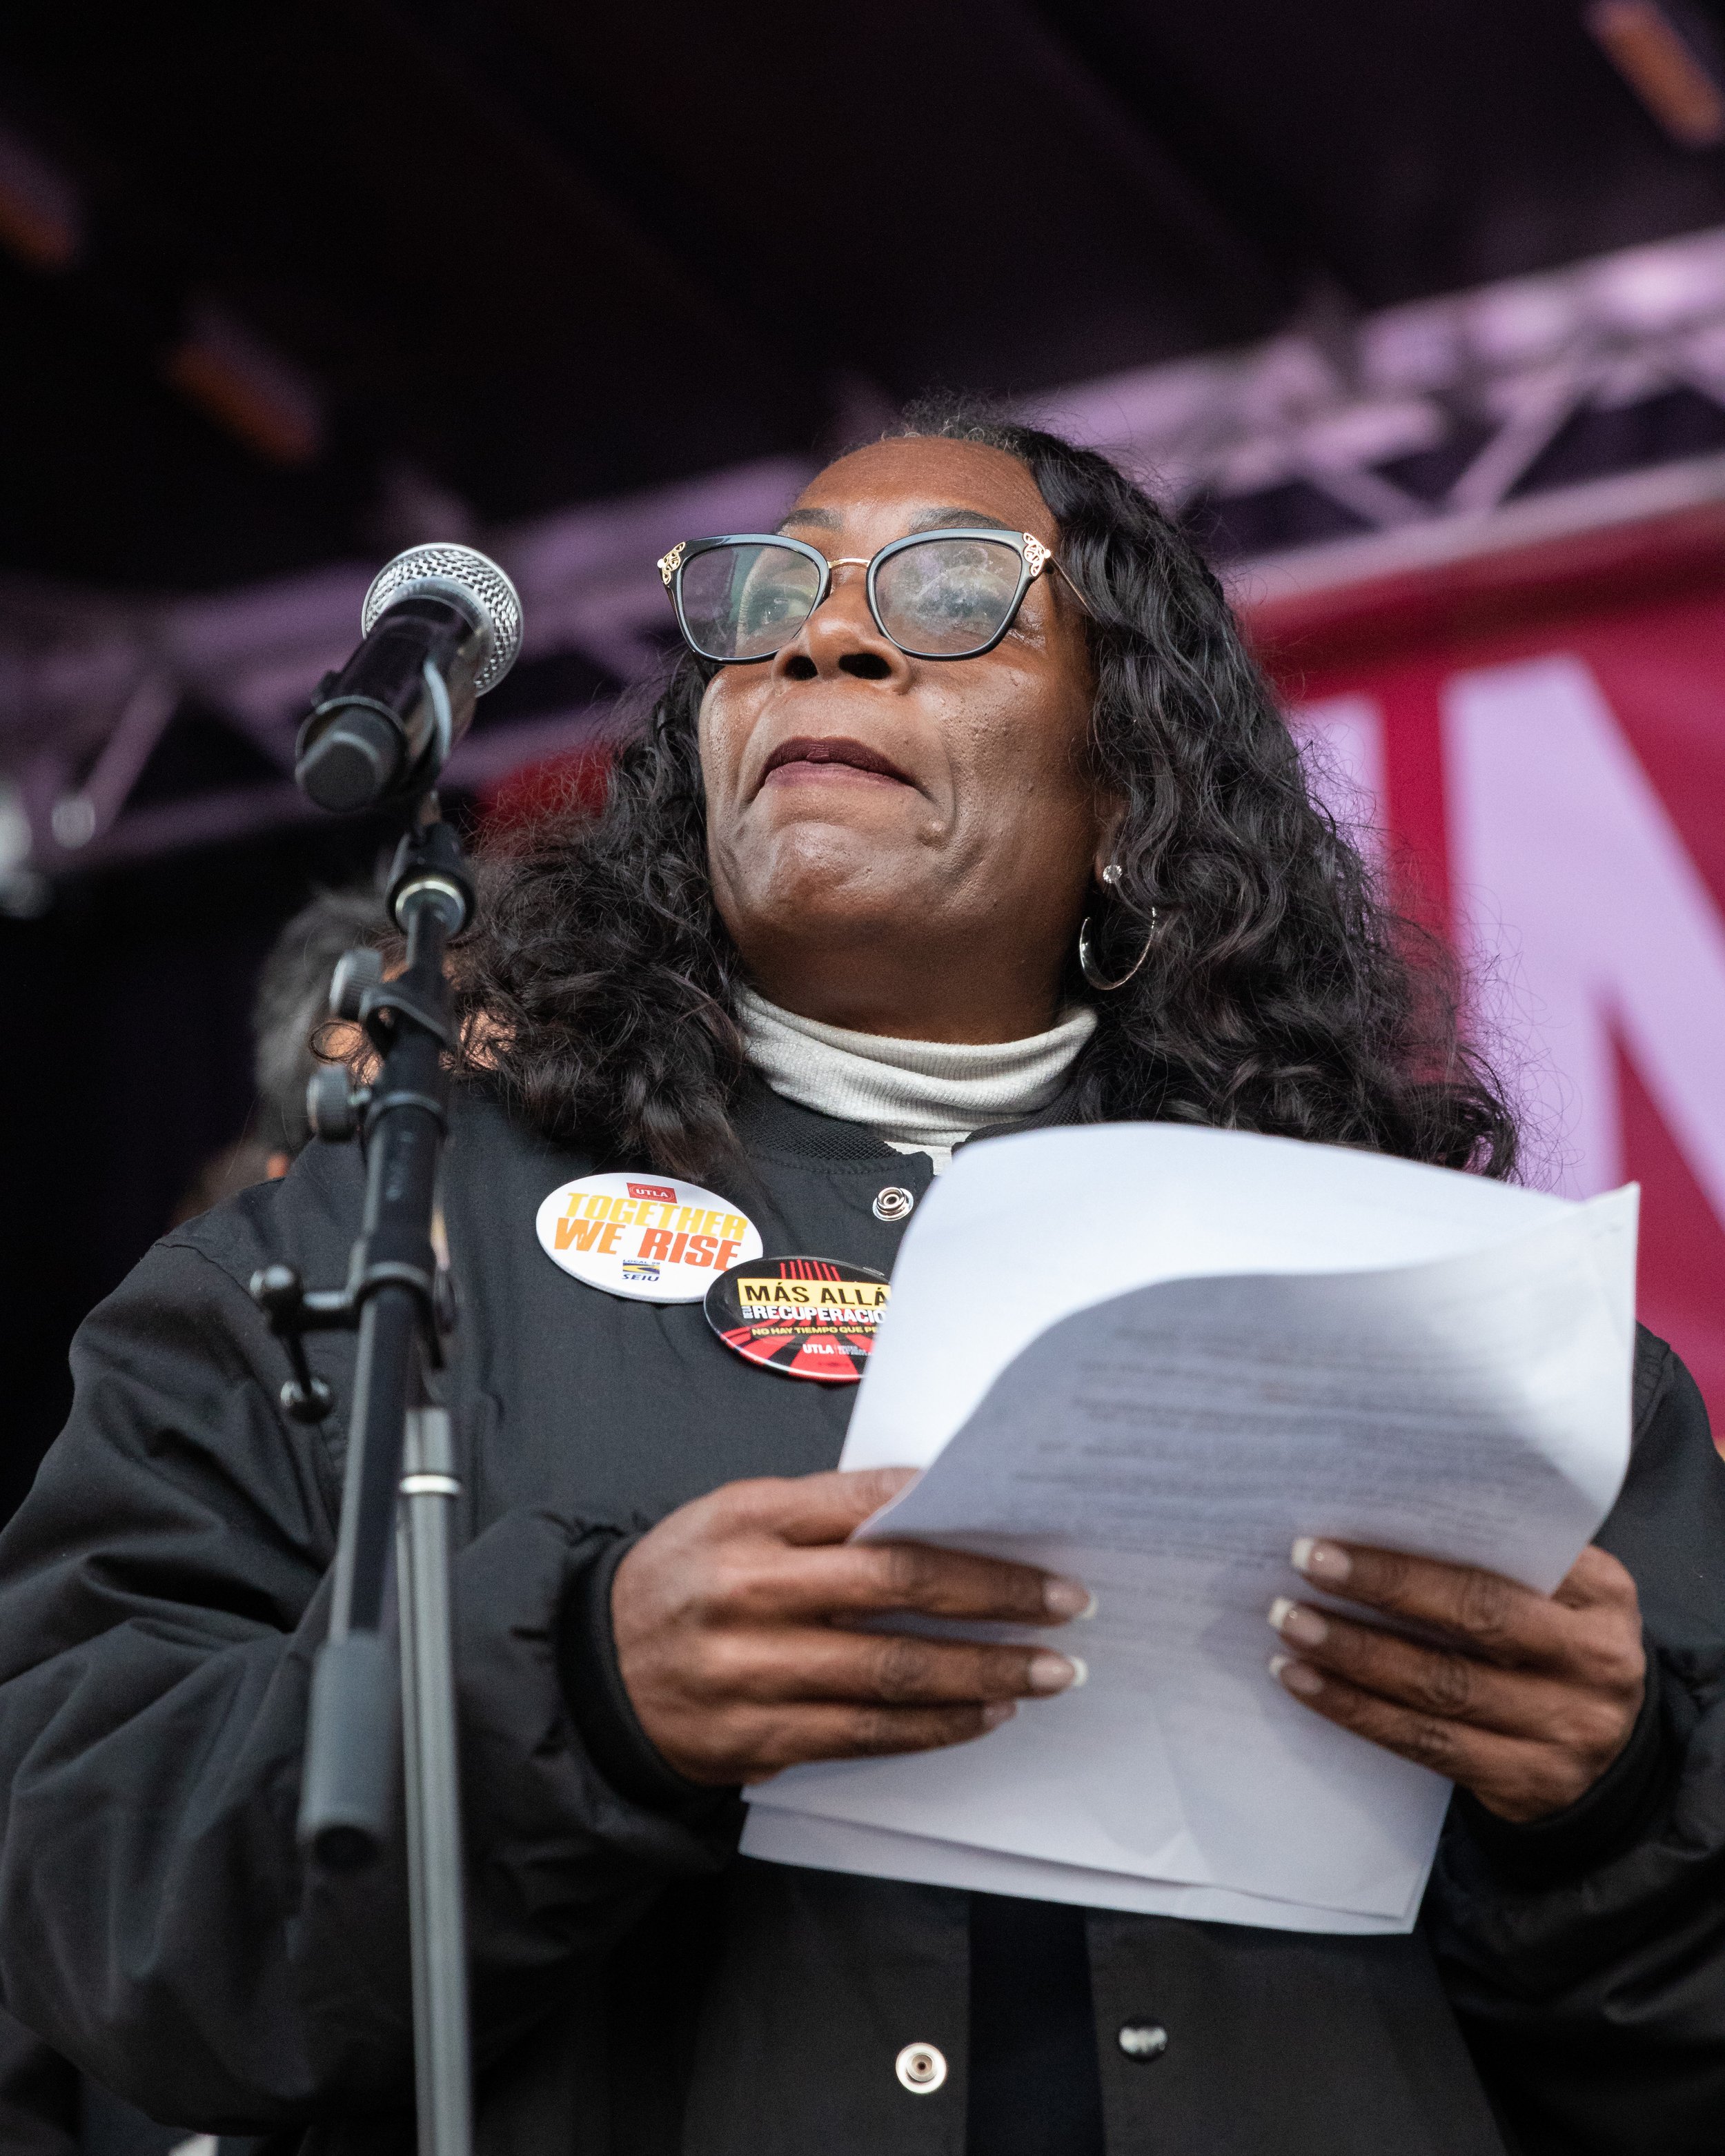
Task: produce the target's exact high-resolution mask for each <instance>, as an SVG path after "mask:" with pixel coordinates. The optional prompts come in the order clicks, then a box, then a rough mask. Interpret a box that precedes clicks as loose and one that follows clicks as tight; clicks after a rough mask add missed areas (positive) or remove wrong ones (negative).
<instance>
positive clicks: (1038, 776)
mask: <svg viewBox="0 0 1725 2156" xmlns="http://www.w3.org/2000/svg"><path fill="white" fill-rule="evenodd" d="M966 524H968V525H977V524H999V525H1000V526H1004V528H1005V529H1007V530H1009V531H1014V532H1019V531H1029V532H1031V533H1034V536H1036V537H1038V538H1040V539H1041V540H1042V541H1043V542H1044V543H1045V544H1046V545H1050V546H1053V545H1054V544H1055V542H1056V540H1057V537H1058V534H1057V533H1056V531H1055V524H1054V519H1053V517H1052V516H1050V513H1049V510H1048V506H1047V504H1046V503H1045V501H1044V500H1043V499H1042V497H1041V495H1040V493H1039V492H1038V491H1037V489H1036V486H1035V485H1034V481H1033V480H1032V479H1031V477H1030V475H1029V471H1028V470H1026V469H1025V468H1024V465H1021V464H1019V461H1018V460H1017V459H1016V458H1014V457H1011V456H1009V455H1007V454H1004V452H1003V451H1001V450H999V449H987V448H984V447H983V446H981V445H980V444H976V443H970V442H950V441H941V440H906V441H892V442H882V443H880V444H875V445H874V446H872V447H870V448H868V449H860V450H858V451H856V452H855V454H853V455H850V456H848V457H843V458H841V459H839V462H838V463H837V464H834V465H829V466H828V468H827V470H825V471H824V472H822V473H821V474H820V475H819V478H817V479H816V480H814V482H813V483H812V484H811V485H809V487H807V488H806V489H805V490H804V491H803V495H802V496H801V498H800V499H799V500H798V504H797V506H796V507H795V508H794V509H793V510H792V511H791V512H790V514H789V515H788V516H787V517H786V519H785V521H784V524H783V527H782V528H783V530H784V531H787V532H788V533H790V534H791V535H792V536H794V537H796V538H798V539H803V540H806V541H807V542H809V544H811V545H812V546H814V547H818V548H819V550H820V552H822V553H824V555H825V556H826V557H827V558H828V559H829V561H834V560H837V559H839V557H842V556H856V557H863V558H865V559H866V558H868V557H871V556H873V555H874V554H875V553H876V552H878V551H879V550H880V548H881V547H884V546H886V544H887V543H888V542H890V541H891V540H894V539H898V538H902V537H903V536H905V534H906V532H910V531H916V530H918V529H927V528H932V527H934V526H942V525H966ZM864 583H865V571H864V570H862V569H860V568H842V569H839V570H838V571H836V572H834V578H833V588H832V592H831V594H830V596H829V598H828V599H827V600H826V602H825V603H824V605H822V606H820V607H819V608H816V610H815V612H814V614H813V615H812V616H811V617H810V618H809V621H808V622H807V623H806V624H804V626H803V629H802V631H801V632H800V634H798V636H797V638H796V639H795V640H794V641H793V642H792V643H791V644H788V645H787V646H786V647H785V649H783V651H781V652H780V653H779V654H778V656H777V657H776V658H775V659H773V660H770V661H765V662H762V663H761V664H759V665H742V666H737V665H732V666H724V667H721V669H720V670H719V671H718V673H717V674H716V675H715V677H714V679H713V680H712V682H711V685H709V687H708V689H707V691H706V697H705V699H704V701H703V703H702V706H701V767H702V771H703V773H704V776H705V779H706V800H707V824H708V847H709V856H710V861H711V871H712V879H713V888H714V892H715V895H716V899H717V901H718V906H719V911H720V913H721V916H723V918H724V921H725V924H726V927H727V928H728V929H729V930H730V932H731V934H732V938H733V939H734V941H735V942H736V943H737V947H738V949H739V951H740V952H741V953H742V957H743V961H744V963H745V964H746V965H747V968H748V969H749V972H750V973H751V974H752V977H753V978H754V980H755V982H756V983H757V986H758V987H759V988H760V989H761V992H762V993H763V994H764V995H766V996H767V997H768V998H769V999H770V1000H772V1001H773V1002H776V1003H779V1004H784V1005H785V1006H786V1007H787V1008H788V1009H794V1010H798V1011H801V1012H802V1013H803V1014H804V1015H805V1016H808V1017H813V1018H818V1019H824V1020H825V1021H827V1022H828V1023H829V1024H839V1025H849V1026H852V1027H855V1028H856V1029H860V1030H863V1031H872V1032H880V1033H886V1034H898V1035H900V1036H901V1037H908V1038H913V1039H947V1040H1001V1039H1015V1038H1019V1037H1021V1036H1022V1035H1024V1034H1029V1033H1033V1032H1037V1031H1040V1030H1041V1029H1043V1028H1045V1026H1047V1025H1049V1024H1052V1023H1053V1020H1054V1018H1055V1003H1056V999H1057V997H1058V993H1059V983H1060V973H1061V969H1062V967H1063V965H1064V963H1065V959H1066V957H1067V954H1068V953H1069V952H1070V949H1071V947H1072V945H1073V942H1074V940H1075V938H1076V935H1077V931H1078V924H1079V921H1080V918H1081V916H1082V913H1083V911H1084V906H1085V901H1086V895H1087V893H1088V891H1089V888H1090V885H1091V878H1092V876H1093V875H1096V874H1097V873H1098V872H1099V870H1100V866H1101V859H1100V858H1099V856H1100V850H1101V846H1102V844H1103V840H1104V834H1105V832H1106V830H1107V829H1111V825H1112V821H1113V815H1112V813H1111V812H1112V804H1111V803H1108V802H1106V801H1104V800H1102V799H1101V798H1099V797H1098V795H1097V793H1096V788H1095V787H1094V786H1093V784H1092V783H1091V778H1090V776H1089V772H1088V758H1087V756H1086V740H1087V735H1088V730H1089V723H1090V707H1091V695H1092V682H1091V670H1090V665H1089V660H1088V657H1087V654H1086V646H1085V640H1084V622H1083V616H1082V613H1081V610H1080V608H1079V606H1078V603H1077V602H1076V599H1075V598H1073V596H1072V594H1071V593H1070V590H1069V589H1067V588H1066V587H1065V584H1064V583H1062V581H1061V580H1060V577H1056V576H1055V574H1054V573H1053V572H1051V571H1045V572H1044V574H1043V575H1042V576H1040V577H1039V578H1038V579H1037V580H1036V581H1035V583H1033V584H1032V585H1031V586H1030V588H1029V591H1028V592H1027V593H1026V594H1025V597H1024V604H1023V606H1022V607H1021V608H1020V609H1019V614H1018V618H1017V619H1016V621H1015V622H1014V624H1013V627H1012V628H1011V629H1010V630H1009V632H1008V634H1007V635H1006V636H1005V638H1004V639H1003V640H1002V642H1000V643H999V644H997V645H996V646H995V648H994V649H993V650H992V651H989V652H986V653H984V654H983V655H982V656H981V657H980V658H977V659H960V660H920V659H911V658H908V657H906V654H904V653H903V652H902V651H901V650H899V649H898V648H897V646H896V645H895V644H891V643H890V642H889V641H888V640H887V639H886V637H884V636H883V635H882V634H880V630H879V629H877V628H876V627H875V624H874V621H873V619H871V617H870V613H869V609H868V603H867V598H866V597H865V589H864Z"/></svg>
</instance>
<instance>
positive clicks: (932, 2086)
mask: <svg viewBox="0 0 1725 2156" xmlns="http://www.w3.org/2000/svg"><path fill="white" fill-rule="evenodd" d="M884 1194H885V1193H883V1195H884ZM892 2071H894V2073H896V2075H897V2076H898V2079H899V2087H901V2088H907V2089H908V2090H909V2091H910V2092H911V2095H912V2096H932V2095H933V2094H934V2092H935V2091H936V2090H937V2088H938V2087H940V2085H941V2083H942V2082H943V2081H944V2080H945V2079H946V2078H947V2057H946V2054H945V2052H944V2051H937V2050H936V2049H935V2047H934V2046H933V2045H932V2044H906V2046H905V2048H904V2049H903V2051H901V2052H900V2053H899V2055H898V2056H897V2057H896V2059H895V2060H894V2061H893V2062H892Z"/></svg>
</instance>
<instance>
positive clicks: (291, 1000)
mask: <svg viewBox="0 0 1725 2156" xmlns="http://www.w3.org/2000/svg"><path fill="white" fill-rule="evenodd" d="M389 933H390V923H389V916H388V911H387V909H386V907H385V906H384V902H383V901H382V898H380V897H379V896H378V895H377V888H376V886H375V885H372V884H352V885H346V886H344V887H342V888H341V889H338V890H336V891H319V892H318V894H317V896H316V897H315V898H314V899H312V900H311V902H310V903H309V904H308V905H305V906H301V907H300V911H298V912H297V913H296V914H295V916H293V918H292V920H291V921H289V922H288V924H287V926H286V927H285V928H284V929H283V930H282V932H281V933H280V935H279V936H278V937H276V939H275V942H274V944H272V945H271V947H270V955H269V957H267V958H266V959H265V960H264V965H263V970H262V971H261V973H259V976H258V992H257V997H256V999H255V1001H254V1004H253V1006H252V1038H253V1040H254V1043H255V1050H254V1062H253V1070H254V1075H255V1077H256V1081H257V1089H258V1097H257V1105H256V1107H255V1108H254V1111H253V1114H252V1118H251V1127H250V1128H249V1130H248V1131H247V1132H245V1133H244V1136H243V1137H238V1138H235V1139H234V1141H233V1142H232V1143H231V1144H229V1145H225V1146H223V1147H222V1148H221V1149H220V1151H219V1152H213V1153H212V1154H211V1155H210V1157H209V1158H208V1160H207V1161H205V1163H203V1167H202V1168H199V1169H198V1173H197V1174H196V1175H195V1176H194V1177H193V1179H192V1182H191V1183H189V1184H188V1185H187V1188H186V1190H185V1193H184V1194H183V1195H182V1197H181V1199H180V1201H179V1203H178V1204H177V1205H176V1206H175V1208H174V1210H173V1215H172V1219H170V1220H169V1221H168V1226H169V1227H170V1228H178V1227H182V1226H183V1225H184V1224H185V1223H186V1222H187V1220H194V1219H197V1217H198V1214H200V1213H208V1211H209V1210H210V1209H211V1207H212V1206H215V1205H219V1204H222V1203H223V1200H224V1199H229V1198H232V1197H234V1196H235V1195H236V1194H237V1193H239V1192H240V1191H242V1190H249V1189H250V1188H251V1187H252V1186H253V1184H254V1183H271V1182H274V1181H275V1179H276V1178H278V1177H279V1176H283V1175H285V1174H286V1173H287V1172H288V1169H289V1168H290V1167H291V1166H292V1164H293V1163H294V1161H295V1159H296V1158H298V1156H299V1154H300V1152H302V1151H303V1150H304V1148H305V1146H306V1145H307V1144H308V1143H309V1142H310V1141H311V1124H310V1123H309V1122H307V1121H306V1120H305V1087H306V1085H307V1083H308V1082H309V1081H310V1080H311V1075H312V1073H313V1072H314V1071H315V1070H316V1069H317V1067H318V1065H319V1064H320V1063H321V1062H322V1061H324V1060H326V1055H327V1053H328V1051H329V1050H330V1049H331V1036H332V1035H334V1034H336V1033H337V1032H338V1031H339V1029H338V1027H337V1025H336V1022H334V1021H332V1020H331V1018H330V1014H329V1008H330V977H331V974H333V973H334V972H335V970H336V961H337V960H338V959H339V958H340V957H341V954H342V953H343V952H346V951H351V950H352V948H353V947H354V946H355V945H356V944H360V943H371V944H376V943H381V942H383V941H384V939H385V937H387V936H388V934H389ZM319 1034H322V1036H323V1039H322V1043H321V1045H323V1047H324V1049H325V1050H326V1055H319V1053H318V1050H317V1048H316V1047H315V1046H314V1045H313V1042H314V1037H315V1036H317V1035H319Z"/></svg>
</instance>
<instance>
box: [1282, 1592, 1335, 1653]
mask: <svg viewBox="0 0 1725 2156" xmlns="http://www.w3.org/2000/svg"><path fill="white" fill-rule="evenodd" d="M1270 1621H1271V1624H1272V1625H1274V1626H1275V1627H1276V1630H1277V1631H1278V1632H1280V1633H1281V1635H1282V1637H1283V1639H1285V1640H1293V1641H1294V1643H1295V1644H1296V1645H1297V1646H1301V1647H1321V1646H1322V1645H1323V1643H1324V1641H1325V1640H1327V1638H1328V1636H1329V1630H1330V1628H1329V1626H1328V1625H1326V1624H1325V1622H1324V1620H1323V1619H1322V1617H1320V1616H1319V1615H1318V1614H1317V1610H1315V1609H1301V1606H1300V1604H1298V1603H1297V1602H1290V1601H1289V1599H1288V1598H1287V1597H1286V1594H1278V1595H1277V1596H1276V1599H1275V1601H1274V1602H1272V1603H1271V1605H1270Z"/></svg>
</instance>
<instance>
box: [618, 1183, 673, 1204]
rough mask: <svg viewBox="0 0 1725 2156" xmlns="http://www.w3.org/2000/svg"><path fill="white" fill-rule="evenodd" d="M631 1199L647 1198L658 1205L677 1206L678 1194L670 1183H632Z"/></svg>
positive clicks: (630, 1189)
mask: <svg viewBox="0 0 1725 2156" xmlns="http://www.w3.org/2000/svg"><path fill="white" fill-rule="evenodd" d="M629 1196H630V1197H631V1198H645V1199H650V1200H651V1201H652V1203H653V1204H657V1205H675V1204H676V1202H677V1193H676V1192H675V1190H673V1189H672V1188H671V1187H670V1183H630V1185H629Z"/></svg>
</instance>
